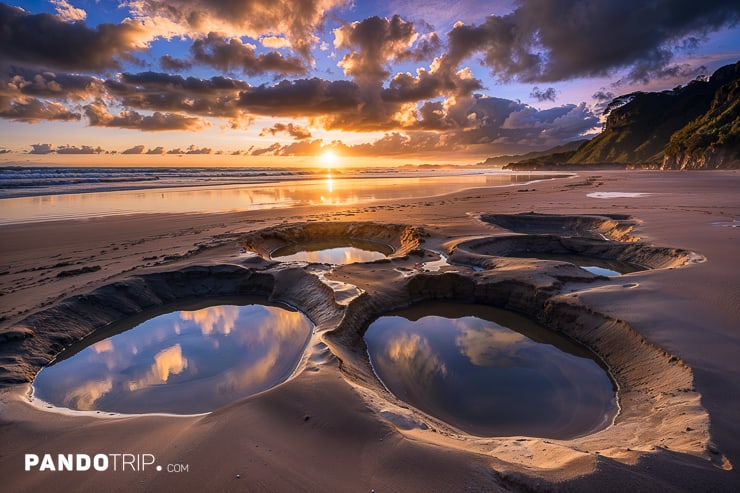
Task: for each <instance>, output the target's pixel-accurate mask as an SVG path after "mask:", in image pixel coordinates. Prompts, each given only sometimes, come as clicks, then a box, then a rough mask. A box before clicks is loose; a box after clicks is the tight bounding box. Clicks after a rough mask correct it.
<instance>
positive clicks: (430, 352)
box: [364, 302, 617, 439]
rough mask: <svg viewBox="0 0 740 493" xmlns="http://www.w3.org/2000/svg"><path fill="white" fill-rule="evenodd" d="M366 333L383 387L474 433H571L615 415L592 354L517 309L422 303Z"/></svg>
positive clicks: (611, 393) (610, 388)
mask: <svg viewBox="0 0 740 493" xmlns="http://www.w3.org/2000/svg"><path fill="white" fill-rule="evenodd" d="M507 327H511V328H515V329H516V331H515V330H512V329H510V328H507ZM364 338H365V342H366V344H367V348H368V354H369V356H370V361H371V364H372V365H373V369H374V371H375V372H376V374H377V375H378V377H379V378H380V380H381V381H382V382H383V384H384V385H385V386H386V388H388V389H389V390H390V391H391V392H392V393H393V394H394V395H396V396H397V397H398V398H400V399H402V400H404V401H406V402H408V403H409V404H411V405H413V406H415V407H417V408H419V409H421V410H422V411H424V412H426V413H428V414H430V415H432V416H435V417H437V418H439V419H442V420H444V421H446V422H448V423H450V424H452V425H454V426H456V427H458V428H460V429H461V430H463V431H465V432H468V433H471V434H473V435H478V436H514V435H525V436H536V437H546V438H558V439H565V438H573V437H576V436H581V435H586V434H589V433H593V432H595V431H597V430H599V429H601V428H604V427H606V426H607V425H608V424H609V423H611V421H612V419H613V417H614V416H615V415H616V412H617V402H616V396H615V388H614V385H613V383H612V381H611V379H610V378H609V376H608V374H607V372H606V371H605V369H604V368H603V367H602V366H601V365H600V364H599V363H598V362H597V361H596V359H595V358H594V357H593V355H592V354H591V353H590V352H589V351H588V350H586V349H585V348H583V347H581V346H579V345H576V344H575V343H573V342H572V341H570V340H569V339H566V338H564V337H562V336H560V335H559V334H556V333H554V332H552V331H549V330H547V329H545V328H544V327H541V326H539V325H537V324H535V323H534V322H532V321H531V320H529V319H526V318H524V317H522V316H520V315H517V314H514V313H511V312H507V311H504V310H499V309H496V308H493V307H489V306H482V305H467V304H456V303H439V302H435V303H423V304H419V305H416V306H413V307H411V308H407V309H404V310H400V311H397V312H393V313H390V314H388V315H386V316H383V317H380V318H378V319H377V320H376V321H375V322H373V323H372V324H371V325H370V326H369V327H368V329H367V332H366V333H365V336H364Z"/></svg>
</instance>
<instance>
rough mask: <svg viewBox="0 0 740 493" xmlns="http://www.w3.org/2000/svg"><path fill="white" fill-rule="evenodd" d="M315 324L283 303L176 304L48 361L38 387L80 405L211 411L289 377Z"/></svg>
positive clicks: (65, 403) (46, 395) (51, 397)
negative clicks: (183, 308) (192, 307)
mask: <svg viewBox="0 0 740 493" xmlns="http://www.w3.org/2000/svg"><path fill="white" fill-rule="evenodd" d="M312 327H313V325H312V324H311V322H310V321H309V320H308V318H307V317H306V316H305V315H303V314H302V313H300V312H297V311H293V310H288V309H285V308H281V307H277V306H265V305H245V306H236V305H220V306H211V307H207V308H203V309H200V310H193V311H176V312H172V313H168V314H165V315H160V316H158V317H155V318H152V319H150V320H148V321H146V322H144V323H142V324H140V325H138V326H136V327H134V328H132V329H130V330H127V331H125V332H122V333H120V334H117V335H114V336H113V337H110V338H108V339H104V340H102V341H100V342H97V343H95V344H93V345H91V346H88V347H86V348H85V349H83V350H81V351H79V352H78V353H76V354H74V355H73V356H72V357H70V358H68V359H64V360H60V361H59V362H57V363H55V364H54V365H52V366H50V367H48V368H45V369H44V370H42V371H41V372H40V373H39V375H38V376H37V378H36V380H35V381H34V394H35V396H36V397H38V398H39V399H41V400H43V401H46V402H49V403H52V404H54V405H57V406H61V407H67V408H70V409H78V410H103V411H112V412H123V413H145V412H170V413H177V414H190V413H199V412H206V411H210V410H213V409H216V408H218V407H220V406H222V405H225V404H228V403H230V402H232V401H235V400H237V399H239V398H241V397H245V396H248V395H251V394H254V393H257V392H260V391H263V390H266V389H268V388H270V387H273V386H274V385H276V384H278V383H280V382H282V381H283V380H285V379H286V378H287V377H289V376H290V374H291V373H292V371H293V370H294V368H295V366H296V364H297V363H298V361H299V359H300V357H301V355H302V353H303V350H304V348H305V346H306V343H307V341H308V338H309V336H310V333H311V330H312Z"/></svg>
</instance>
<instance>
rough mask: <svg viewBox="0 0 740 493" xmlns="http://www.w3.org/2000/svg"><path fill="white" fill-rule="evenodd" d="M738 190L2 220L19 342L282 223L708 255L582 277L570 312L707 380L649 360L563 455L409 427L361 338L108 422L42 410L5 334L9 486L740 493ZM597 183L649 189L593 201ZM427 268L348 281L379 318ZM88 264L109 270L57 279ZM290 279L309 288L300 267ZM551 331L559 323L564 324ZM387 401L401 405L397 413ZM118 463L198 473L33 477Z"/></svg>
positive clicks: (215, 259) (648, 183)
mask: <svg viewBox="0 0 740 493" xmlns="http://www.w3.org/2000/svg"><path fill="white" fill-rule="evenodd" d="M739 189H740V175H738V173H737V172H698V173H668V172H664V173H652V172H642V173H637V172H598V173H591V174H588V173H581V176H579V177H576V178H573V179H570V180H558V181H552V182H541V183H536V184H533V185H524V186H517V187H508V188H498V189H486V190H483V189H479V190H469V191H466V192H461V193H457V194H454V195H450V196H445V197H441V198H434V199H424V200H419V199H414V200H409V201H406V202H400V203H394V204H372V205H367V206H357V207H355V208H353V209H350V210H338V209H335V208H332V207H311V208H308V207H307V208H298V209H291V210H275V211H270V210H266V211H254V212H249V213H241V214H223V215H211V216H206V215H194V216H167V217H162V216H131V217H115V218H107V219H93V220H87V221H69V222H54V223H39V224H33V225H14V226H5V227H2V228H0V233H2V238H3V239H2V242H0V272H2V274H1V275H0V290H2V292H3V296H1V297H0V315H1V316H3V317H4V318H3V320H2V321H1V322H0V333H1V334H2V338H3V339H7V338H12V337H22V336H23V334H20V333H19V330H21V329H23V323H22V321H24V319H27V317H29V316H30V315H33V314H34V313H36V312H38V311H40V310H42V309H47V308H50V307H54V306H57V305H58V303H59V301H60V300H62V299H65V298H68V297H69V296H71V295H74V294H80V293H89V292H91V291H93V290H94V289H96V288H99V287H102V286H105V285H108V284H110V283H112V282H116V281H121V280H125V279H127V278H130V277H131V276H135V275H141V274H146V273H155V274H156V273H158V272H166V271H171V270H177V269H181V268H183V267H184V266H187V265H217V264H224V263H239V262H244V261H248V259H247V258H246V257H245V256H244V255H243V254H242V253H241V246H242V240H243V238H244V236H245V234H246V233H249V232H252V231H255V230H258V229H262V228H266V227H272V226H277V225H282V224H283V223H287V224H294V223H297V222H315V221H320V222H325V221H331V222H334V221H338V222H343V221H373V222H376V223H381V224H382V223H394V224H405V225H409V226H423V227H424V228H425V230H426V231H427V232H428V233H429V237H428V238H427V239H426V241H425V243H424V244H423V245H422V246H423V247H424V248H427V249H430V250H435V249H442V248H444V245H445V244H448V246H449V242H452V244H455V243H456V242H460V241H461V239H463V238H468V237H479V236H482V235H491V234H501V233H502V232H504V231H503V230H502V229H501V228H499V227H496V226H495V225H492V224H489V223H485V222H482V221H480V220H479V219H478V216H479V215H480V214H485V213H521V212H529V211H534V212H538V213H548V214H596V215H604V214H625V215H632V216H635V217H637V218H638V219H639V220H640V224H639V225H638V226H637V227H636V228H635V229H634V230H632V234H633V235H636V236H639V237H640V238H641V239H643V240H646V241H648V242H650V243H651V244H653V245H659V246H665V247H673V248H677V249H685V250H687V251H692V252H697V253H698V254H700V255H702V256H703V257H705V258H706V261H705V262H702V263H689V264H687V265H685V266H683V267H680V268H678V267H677V268H668V269H659V270H649V271H644V272H637V273H633V274H629V275H627V276H623V277H621V278H619V279H618V281H614V282H594V281H592V280H584V281H583V282H582V283H579V282H575V283H573V284H570V285H569V286H571V287H572V288H573V289H576V288H577V289H578V292H577V293H575V294H576V296H575V298H574V299H573V301H563V302H564V303H566V304H567V303H572V304H575V305H577V306H578V307H581V309H582V308H583V307H587V308H588V309H589V310H591V311H592V312H595V313H598V314H601V315H603V316H605V317H607V318H608V319H609V323H611V324H613V325H612V326H609V327H617V328H619V327H625V328H627V329H629V330H634V331H635V333H636V334H637V337H639V338H644V340H645V344H647V345H648V346H649V347H650V348H655V347H657V348H659V350H660V351H664V356H665V358H664V359H661V358H663V356H660V357H657V360H655V361H658V362H660V361H663V363H665V362H672V361H675V360H672V359H671V358H674V357H675V358H677V359H678V361H679V363H681V365H685V368H686V371H683V370H682V371H679V372H677V373H671V375H673V376H672V377H670V378H669V380H670V379H674V380H676V381H678V380H680V379H681V378H692V379H693V391H692V390H691V389H687V390H686V392H685V393H683V391H681V392H678V393H676V392H673V393H671V392H668V391H663V390H660V389H661V387H660V385H661V384H663V383H666V382H662V383H660V382H658V383H656V382H654V381H652V380H651V378H652V377H653V375H651V371H653V369H654V368H653V367H651V366H650V365H644V366H639V365H638V367H637V368H636V369H633V370H632V372H631V373H629V372H626V370H625V373H624V374H625V375H626V376H625V378H626V379H627V380H626V381H628V382H631V383H635V382H637V381H638V380H640V379H642V380H643V382H642V383H640V384H639V385H643V384H644V387H639V385H638V384H637V383H635V387H634V392H633V393H630V392H629V389H627V390H626V391H625V394H624V396H623V398H624V399H625V401H626V402H623V406H625V413H624V419H623V420H622V421H620V419H618V421H617V424H616V425H615V426H613V427H610V428H607V429H606V430H603V431H602V432H600V433H597V434H596V435H594V436H592V437H585V438H581V439H575V440H571V441H560V442H557V443H554V442H553V441H547V440H530V439H526V438H524V439H517V438H506V439H478V438H474V437H465V436H462V435H460V434H459V433H455V432H454V430H449V429H446V428H445V427H444V424H439V423H437V425H438V426H437V427H436V428H437V429H435V431H432V429H431V428H435V426H434V425H435V423H434V420H433V419H428V418H429V417H425V416H422V415H419V414H414V413H411V414H410V415H409V416H408V418H409V420H410V422H411V423H417V422H420V421H423V422H425V423H429V424H430V425H431V426H428V427H427V429H421V428H416V427H413V426H412V427H411V428H410V429H408V428H409V426H400V427H399V426H396V425H397V424H398V423H401V422H402V420H399V419H398V416H399V415H400V414H399V411H398V409H399V407H398V403H397V402H392V399H390V398H389V396H387V395H385V394H383V392H382V391H380V390H378V386H377V383H373V382H370V380H371V379H370V378H366V377H367V375H363V370H362V357H361V350H358V349H357V348H352V347H347V346H343V345H342V344H344V342H345V340H346V338H343V337H339V338H336V337H329V338H328V339H326V338H324V336H323V334H321V333H320V334H318V335H317V337H316V338H315V339H316V341H315V342H316V345H315V346H314V354H313V355H312V356H310V357H309V359H307V360H306V361H304V364H303V365H302V366H301V368H302V371H301V372H299V375H298V376H297V377H296V378H294V379H293V380H291V381H289V382H288V383H286V384H284V385H282V386H279V387H277V388H275V389H272V390H271V391H268V392H266V393H264V394H261V395H258V396H254V397H252V398H247V399H244V400H242V401H239V402H236V403H234V404H233V405H231V406H228V407H226V408H223V409H220V410H218V411H217V412H214V413H212V414H210V415H206V416H199V417H166V416H140V417H107V418H100V417H96V416H86V415H64V414H59V413H51V412H46V411H42V410H39V409H37V408H35V407H33V406H32V405H31V404H29V403H28V402H27V399H26V398H25V392H27V390H28V387H27V386H26V385H23V384H11V383H10V381H11V380H13V378H11V377H12V376H14V375H15V377H17V376H18V375H25V374H27V371H28V368H29V366H28V364H29V363H28V361H29V358H30V357H29V356H28V354H30V353H22V354H21V353H20V352H19V351H21V349H18V348H20V347H23V348H27V347H30V346H19V345H18V342H17V341H8V342H4V343H2V346H0V358H2V359H0V361H1V362H2V369H3V370H4V372H3V374H2V375H0V376H2V377H3V378H4V379H5V380H4V381H5V382H6V383H5V384H4V390H3V391H2V395H1V399H2V400H1V402H0V406H1V407H2V411H1V412H0V477H2V478H3V484H4V486H5V487H7V488H8V491H39V490H41V489H42V488H44V489H52V488H55V489H56V488H58V489H62V490H64V491H66V490H71V489H73V488H81V489H84V490H87V491H102V490H120V491H131V490H154V489H157V490H158V489H163V488H168V489H170V488H171V489H177V490H190V491H196V490H197V491H202V490H203V489H206V488H207V489H208V490H211V491H231V490H238V489H248V490H256V491H260V490H265V491H295V490H310V491H327V490H331V491H350V490H352V491H356V490H360V491H362V490H365V491H369V490H371V489H375V490H376V491H467V490H472V491H476V490H480V491H491V490H494V491H495V490H519V489H528V488H534V489H537V490H540V489H542V490H560V489H562V490H569V491H570V490H578V491H590V490H593V489H594V488H596V487H598V489H599V490H600V491H610V490H614V491H616V490H620V491H623V490H625V489H629V490H643V491H649V490H671V491H681V490H683V491H733V490H735V491H736V490H737V489H738V488H740V475H739V474H738V472H737V471H736V466H737V465H738V464H740V420H739V419H738V417H739V414H738V412H739V411H738V410H739V409H740V364H739V363H738V358H737V355H738V354H740V325H739V322H738V321H740V276H738V268H737V253H738V251H739V250H738V240H739V239H740V238H739V236H740V229H738V228H736V227H731V224H732V220H733V219H737V218H740V199H739V198H738V194H737V190H739ZM594 191H600V192H643V193H649V194H651V195H647V196H642V197H638V198H609V199H597V198H589V197H587V194H588V193H591V192H594ZM394 262H395V261H394ZM418 262H419V259H415V258H414V256H413V255H411V256H409V257H407V258H406V259H399V260H398V261H397V262H395V263H393V262H392V263H390V264H380V265H378V266H377V267H373V268H372V269H364V270H363V268H361V267H352V266H348V267H346V268H344V269H338V270H337V271H336V272H335V273H334V274H333V276H334V278H335V279H338V280H341V281H346V282H352V283H353V284H356V285H357V286H359V287H361V288H362V289H363V290H364V291H365V292H366V293H367V298H368V299H369V300H370V301H371V303H369V304H368V306H370V305H372V304H373V303H376V304H378V303H381V302H382V301H383V300H384V296H391V295H388V294H384V290H387V289H388V286H390V287H394V286H399V293H400V294H399V296H411V295H410V294H409V289H410V288H407V287H406V285H405V284H402V280H395V281H394V280H393V279H394V278H393V276H398V272H399V271H398V270H396V268H397V267H399V266H402V267H405V268H409V269H411V268H413V267H414V264H415V263H418ZM255 265H256V264H255ZM84 266H89V267H99V269H97V270H93V271H91V272H86V273H79V274H74V273H69V272H68V274H67V275H63V276H61V277H57V275H58V274H59V273H60V272H65V271H74V270H75V269H80V268H81V267H84ZM498 269H499V271H500V272H510V273H509V274H498V273H497V274H490V275H489V276H488V277H489V278H490V279H489V280H488V281H480V282H490V283H495V282H497V281H496V276H499V275H509V276H513V277H512V278H515V279H519V280H526V282H530V283H534V284H536V285H537V286H539V287H541V288H542V289H546V288H547V286H551V285H553V284H552V283H553V282H554V281H552V279H554V278H552V277H551V276H550V275H549V274H548V272H549V271H547V270H544V271H541V272H540V270H538V269H539V267H538V268H535V269H534V270H531V269H529V268H527V266H526V264H521V263H513V264H506V265H503V264H502V265H500V266H499V267H498ZM491 272H494V273H495V272H496V269H494V270H493V271H491ZM290 275H294V276H298V277H296V279H298V280H300V279H302V278H301V277H300V275H299V274H298V273H295V274H290ZM279 276H283V277H285V276H288V274H285V273H281V274H279ZM471 276H472V274H471ZM448 277H449V276H448ZM484 277H485V276H484ZM471 278H472V277H471ZM532 279H534V280H532ZM280 282H283V281H280ZM286 282H287V281H286ZM428 282H429V283H430V284H429V286H416V287H415V288H414V289H418V290H423V289H442V288H440V286H442V285H443V284H444V282H446V281H444V282H443V280H442V278H435V279H432V281H428ZM450 282H452V281H450ZM476 282H479V281H476ZM523 282H524V281H523ZM569 282H571V281H569ZM394 283H395V284H394ZM548 283H549V284H548ZM278 284H279V283H278ZM417 284H418V283H417ZM556 284H557V283H556ZM634 284H636V286H633V285H634ZM626 285H629V287H625V286H626ZM430 286H431V287H430ZM402 287H403V289H405V290H406V291H402V290H401V289H402ZM451 289H452V288H451ZM547 289H549V288H547ZM558 289H560V288H558ZM569 289H571V288H569ZM285 292H286V296H293V297H294V298H296V299H298V302H299V303H301V302H303V303H306V304H311V303H313V305H311V306H312V308H311V309H310V310H313V313H314V318H321V317H325V319H326V324H325V325H324V326H322V327H323V329H326V330H329V325H330V323H332V322H330V321H335V322H338V320H337V319H335V318H332V317H333V315H332V313H333V312H332V313H329V312H331V311H332V310H335V309H336V310H341V307H339V308H336V307H334V308H332V307H323V306H318V305H321V304H322V303H323V301H322V300H317V299H314V300H313V302H312V301H311V299H310V296H308V295H302V294H300V293H296V292H290V290H289V289H287V288H286V290H285ZM394 296H395V295H394ZM306 297H307V298H306ZM299 298H300V299H299ZM332 306H334V305H332ZM310 310H309V311H310ZM322 310H323V311H322ZM366 310H369V308H367V309H366ZM360 312H361V314H362V313H364V312H362V310H360ZM337 313H339V312H337ZM367 313H370V312H367ZM311 314H312V313H309V315H311ZM360 318H361V317H360ZM617 321H618V322H617ZM553 323H556V324H559V323H562V320H560V319H557V318H554V319H553ZM614 324H616V325H614ZM620 324H621V325H620ZM62 325H63V324H62ZM620 330H621V329H620ZM625 330H626V329H625ZM21 332H22V331H21ZM19 334H20V335H19ZM38 337H39V338H38V341H34V340H33V338H32V339H26V340H25V342H23V344H31V345H33V344H37V345H38V344H41V343H42V342H43V340H42V339H43V336H41V335H40V336H38ZM322 338H324V339H325V340H326V342H327V343H328V344H329V346H330V347H331V348H332V349H333V350H334V352H335V353H337V355H338V356H339V357H340V358H341V359H342V361H343V365H342V367H341V368H340V365H339V364H338V360H337V359H336V358H335V357H333V356H332V355H331V354H330V353H327V352H326V351H325V350H320V349H319V348H321V347H323V343H322V342H321V340H322ZM14 351H15V353H14ZM23 351H26V350H25V349H23ZM651 351H652V349H651ZM24 358H25V359H24ZM659 360H660V361H659ZM663 363H661V364H663ZM666 364H667V363H666ZM24 365H25V366H24ZM666 368H668V367H666ZM668 370H670V368H668ZM668 370H666V371H668ZM661 371H662V370H661ZM24 372H26V373H24ZM628 373H629V375H628ZM679 374H680V375H679ZM687 375H688V377H687ZM668 383H670V382H668ZM668 383H666V385H667V384H668ZM638 387H639V388H638ZM661 392H662V393H661ZM643 395H646V396H649V397H650V398H649V399H647V397H646V398H645V399H643V397H642V396H643ZM384 409H393V410H394V412H393V413H390V414H388V413H385V414H381V411H383V410H384ZM630 412H632V413H633V415H630ZM394 413H395V414H394ZM382 416H385V417H388V416H391V420H390V421H389V420H387V419H384V418H383V417H382ZM393 416H396V418H393ZM394 422H395V423H396V424H395V425H394ZM696 423H698V425H697V424H696ZM689 429H690V430H689ZM118 452H126V453H152V454H155V455H156V456H157V458H158V460H159V461H161V462H164V463H181V464H188V465H189V472H187V473H180V474H175V473H170V474H167V473H165V472H162V473H157V472H155V471H152V470H147V471H145V472H126V473H121V472H116V473H113V472H106V473H52V472H45V473H39V472H28V473H27V472H24V471H23V456H24V454H25V453H88V454H95V453H118ZM237 474H239V475H240V478H236V475H237Z"/></svg>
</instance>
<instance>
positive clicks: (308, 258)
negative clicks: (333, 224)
mask: <svg viewBox="0 0 740 493" xmlns="http://www.w3.org/2000/svg"><path fill="white" fill-rule="evenodd" d="M391 253H393V249H392V248H391V247H390V246H388V245H384V244H382V243H376V242H374V241H368V240H357V239H350V238H337V239H327V240H321V241H311V242H305V243H296V244H292V245H288V246H285V247H281V248H278V249H277V250H275V251H273V252H272V253H271V254H270V257H271V258H272V259H275V260H280V261H281V262H288V261H300V262H312V263H320V264H333V265H341V264H354V263H358V262H372V261H374V260H380V259H384V258H386V257H387V256H388V255H390V254H391Z"/></svg>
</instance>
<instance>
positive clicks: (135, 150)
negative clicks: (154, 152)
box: [121, 145, 146, 154]
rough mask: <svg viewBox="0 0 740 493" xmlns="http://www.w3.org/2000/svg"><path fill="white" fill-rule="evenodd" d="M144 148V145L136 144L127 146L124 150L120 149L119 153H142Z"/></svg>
mask: <svg viewBox="0 0 740 493" xmlns="http://www.w3.org/2000/svg"><path fill="white" fill-rule="evenodd" d="M145 149H146V146H145V145H137V146H133V147H129V148H128V149H126V150H125V151H122V152H121V154H144V150H145Z"/></svg>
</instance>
